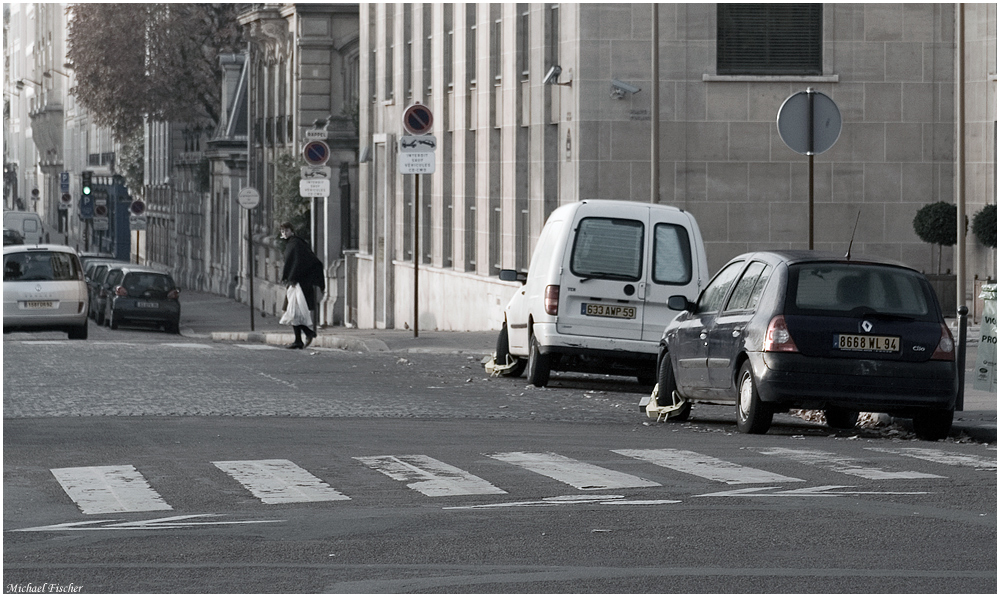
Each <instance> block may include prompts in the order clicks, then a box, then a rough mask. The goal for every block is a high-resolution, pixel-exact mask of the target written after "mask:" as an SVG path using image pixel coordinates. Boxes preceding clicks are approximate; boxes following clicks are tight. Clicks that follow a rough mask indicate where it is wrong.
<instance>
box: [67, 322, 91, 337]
mask: <svg viewBox="0 0 1000 597" xmlns="http://www.w3.org/2000/svg"><path fill="white" fill-rule="evenodd" d="M66 333H67V335H69V339H70V340H86V339H87V321H84V322H83V325H80V326H77V327H75V328H70V329H68V330H67V331H66Z"/></svg>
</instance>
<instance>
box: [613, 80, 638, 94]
mask: <svg viewBox="0 0 1000 597" xmlns="http://www.w3.org/2000/svg"><path fill="white" fill-rule="evenodd" d="M640 91H642V89H639V88H638V87H636V86H635V85H629V84H628V83H626V82H624V81H619V80H618V79H611V97H613V98H615V99H622V98H623V97H625V94H626V93H639V92H640Z"/></svg>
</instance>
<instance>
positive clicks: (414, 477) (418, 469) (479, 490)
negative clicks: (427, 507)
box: [354, 454, 507, 497]
mask: <svg viewBox="0 0 1000 597" xmlns="http://www.w3.org/2000/svg"><path fill="white" fill-rule="evenodd" d="M354 459H355V460H358V461H360V462H362V463H364V464H365V465H366V466H369V467H371V468H373V469H375V470H377V471H378V472H380V473H382V474H383V475H386V476H388V477H390V478H392V479H395V480H396V481H403V482H404V483H405V482H408V481H412V482H411V483H407V487H409V488H410V489H414V490H416V491H419V492H420V493H422V494H424V495H426V496H430V497H441V496H449V495H490V494H502V493H507V492H506V491H504V490H502V489H500V488H499V487H495V486H493V485H491V484H490V483H489V482H487V481H485V480H484V479H481V478H479V477H477V476H475V475H473V474H470V473H468V472H466V471H463V470H462V469H460V468H456V467H454V466H451V465H450V464H446V463H444V462H441V461H440V460H435V459H433V458H431V457H430V456H424V455H423V454H413V455H408V456H355V457H354Z"/></svg>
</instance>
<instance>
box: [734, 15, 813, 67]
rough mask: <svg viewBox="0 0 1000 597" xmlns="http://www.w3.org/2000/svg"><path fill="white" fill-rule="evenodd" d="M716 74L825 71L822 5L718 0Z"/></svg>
mask: <svg viewBox="0 0 1000 597" xmlns="http://www.w3.org/2000/svg"><path fill="white" fill-rule="evenodd" d="M717 18H718V39H717V50H718V52H717V67H716V70H717V73H718V74H720V75H821V74H823V5H822V4H719V5H718V7H717Z"/></svg>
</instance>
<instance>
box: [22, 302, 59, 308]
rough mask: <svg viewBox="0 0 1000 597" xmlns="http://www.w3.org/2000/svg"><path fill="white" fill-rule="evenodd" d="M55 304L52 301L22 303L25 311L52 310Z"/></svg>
mask: <svg viewBox="0 0 1000 597" xmlns="http://www.w3.org/2000/svg"><path fill="white" fill-rule="evenodd" d="M54 307H55V304H54V303H53V302H52V301H24V308H25V309H52V308H54Z"/></svg>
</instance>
